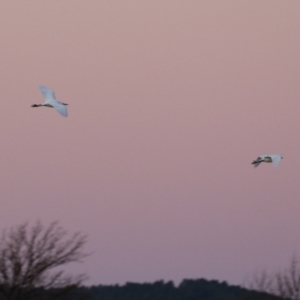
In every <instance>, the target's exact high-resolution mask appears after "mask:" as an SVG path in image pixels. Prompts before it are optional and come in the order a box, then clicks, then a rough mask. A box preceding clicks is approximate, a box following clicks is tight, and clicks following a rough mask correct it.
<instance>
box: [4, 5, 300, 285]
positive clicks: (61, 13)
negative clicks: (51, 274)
mask: <svg viewBox="0 0 300 300" xmlns="http://www.w3.org/2000/svg"><path fill="white" fill-rule="evenodd" d="M0 8H1V9H0V19H1V24H2V25H1V27H0V37H1V50H0V53H1V56H0V62H1V68H0V74H1V92H0V95H1V99H2V102H1V104H2V107H1V110H0V140H1V158H0V166H1V173H0V176H1V178H0V179H1V180H0V182H1V211H0V229H2V228H6V227H9V226H12V225H17V224H20V223H21V222H24V221H26V220H30V221H35V220H37V219H40V220H42V221H43V223H45V224H48V223H49V222H51V221H54V220H59V221H60V222H61V225H63V226H64V227H65V228H66V229H68V230H69V231H70V232H74V231H81V232H83V233H86V234H88V235H89V243H88V245H87V248H86V249H87V250H88V251H93V252H94V253H93V255H91V256H90V257H89V258H88V259H86V261H85V262H84V263H83V264H80V265H77V266H74V267H73V268H72V271H76V272H86V273H87V274H88V275H89V276H90V280H89V281H88V282H87V284H92V283H93V284H112V283H120V284H122V283H125V282H127V281H136V282H144V281H154V280H159V279H164V280H174V281H176V282H178V281H180V280H182V279H183V278H200V277H205V278H207V279H218V280H226V281H228V282H229V283H233V284H240V283H242V282H243V280H244V278H245V277H246V276H248V275H249V274H252V273H253V272H254V271H255V270H260V269H261V268H265V267H266V268H267V269H270V270H275V269H278V268H281V267H285V266H286V265H287V264H288V262H289V260H290V258H291V257H292V255H293V254H298V255H299V257H300V236H299V228H300V197H299V196H300V189H299V173H300V171H299V170H300V156H299V153H300V139H299V135H300V98H299V95H300V81H299V80H300V35H299V28H300V18H299V14H300V2H299V1H296V0H295V1H292V0H291V1H277V0H265V1H261V0H249V1H240V0H236V1H233V0H228V1H221V0H220V1H214V0H210V1H204V0H203V1H201V0H189V1H181V0H180V1H179V0H178V1H177V0H172V1H167V0H165V1H162V0H151V1H132V0H126V1H123V0H119V1H96V0H94V1H92V0H91V1H71V0H64V1H39V0H31V1H3V2H2V3H1V5H0ZM40 84H44V85H46V86H48V87H50V88H52V89H54V90H55V92H56V96H57V98H58V99H59V100H61V101H63V102H66V103H69V117H68V118H67V119H66V118H63V117H61V116H60V115H59V114H58V113H56V112H55V111H54V110H50V109H48V108H39V109H33V108H31V107H30V105H32V104H33V103H40V102H42V101H43V99H42V95H41V93H40V92H39V90H38V85H40ZM264 153H282V154H283V156H284V159H283V161H282V162H281V164H280V166H279V168H278V169H274V168H273V167H272V165H268V164H265V165H261V166H260V167H259V168H258V169H254V168H253V167H252V166H251V164H250V163H251V162H252V160H253V159H255V158H256V157H257V156H258V155H260V154H264Z"/></svg>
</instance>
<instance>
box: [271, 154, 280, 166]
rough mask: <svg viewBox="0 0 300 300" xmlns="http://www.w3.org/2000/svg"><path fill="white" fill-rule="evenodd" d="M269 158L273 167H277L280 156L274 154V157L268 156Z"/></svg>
mask: <svg viewBox="0 0 300 300" xmlns="http://www.w3.org/2000/svg"><path fill="white" fill-rule="evenodd" d="M270 157H271V158H272V164H273V166H274V167H278V165H279V163H280V161H281V155H280V154H274V155H270Z"/></svg>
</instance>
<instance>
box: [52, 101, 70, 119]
mask: <svg viewBox="0 0 300 300" xmlns="http://www.w3.org/2000/svg"><path fill="white" fill-rule="evenodd" d="M51 105H52V106H53V107H54V108H55V109H56V110H57V112H58V113H59V114H61V115H62V116H64V117H67V116H68V109H67V106H65V105H64V104H62V103H60V102H58V101H56V100H55V101H51Z"/></svg>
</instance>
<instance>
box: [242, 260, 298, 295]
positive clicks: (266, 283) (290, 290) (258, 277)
mask: <svg viewBox="0 0 300 300" xmlns="http://www.w3.org/2000/svg"><path fill="white" fill-rule="evenodd" d="M246 286H247V287H248V288H250V289H254V290H257V291H260V292H267V293H270V294H274V295H277V296H280V297H282V298H284V299H290V300H300V267H299V262H298V260H297V258H296V256H293V257H292V259H291V261H290V264H289V266H288V268H287V269H284V270H282V271H278V272H276V273H274V274H271V273H268V272H267V271H266V270H264V271H262V272H261V273H257V274H255V275H254V276H253V278H252V280H250V282H249V283H247V284H246Z"/></svg>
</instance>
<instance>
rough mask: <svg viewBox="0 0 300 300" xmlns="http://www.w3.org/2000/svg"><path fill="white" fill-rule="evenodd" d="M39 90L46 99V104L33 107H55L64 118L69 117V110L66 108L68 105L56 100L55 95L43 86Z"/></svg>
mask: <svg viewBox="0 0 300 300" xmlns="http://www.w3.org/2000/svg"><path fill="white" fill-rule="evenodd" d="M39 89H40V91H41V92H42V94H43V96H44V98H45V102H44V103H43V104H33V105H32V107H40V106H46V107H53V108H55V109H56V110H57V112H58V113H59V114H61V115H62V116H64V117H67V116H68V110H67V106H66V105H68V104H66V103H62V102H60V101H58V100H56V98H55V94H54V92H53V91H52V90H51V89H48V88H47V87H45V86H43V85H40V86H39Z"/></svg>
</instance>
